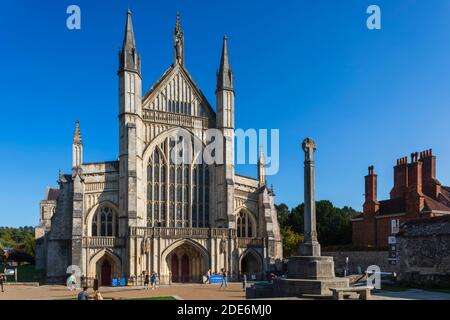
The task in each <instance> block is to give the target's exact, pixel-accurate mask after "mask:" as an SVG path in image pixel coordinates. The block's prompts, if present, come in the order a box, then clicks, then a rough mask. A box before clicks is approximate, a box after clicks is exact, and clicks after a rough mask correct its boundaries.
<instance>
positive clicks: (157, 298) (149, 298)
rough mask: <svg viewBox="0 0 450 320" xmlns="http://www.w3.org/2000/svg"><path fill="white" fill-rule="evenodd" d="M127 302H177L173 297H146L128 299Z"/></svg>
mask: <svg viewBox="0 0 450 320" xmlns="http://www.w3.org/2000/svg"><path fill="white" fill-rule="evenodd" d="M126 300H177V299H175V298H174V297H172V296H167V297H144V298H127V299H126Z"/></svg>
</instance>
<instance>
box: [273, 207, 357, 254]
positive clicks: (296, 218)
mask: <svg viewBox="0 0 450 320" xmlns="http://www.w3.org/2000/svg"><path fill="white" fill-rule="evenodd" d="M276 208H277V211H278V221H279V223H280V228H281V229H282V230H283V229H284V230H288V229H289V228H291V231H292V232H295V233H296V234H303V228H304V222H303V221H304V210H305V206H304V204H303V203H302V204H300V205H298V206H297V207H295V208H292V209H291V210H290V211H289V209H288V207H287V206H286V205H285V204H280V205H278V206H276ZM358 214H359V212H357V211H356V210H354V209H352V208H350V207H347V206H345V207H343V208H336V207H334V206H333V204H332V203H331V202H330V201H328V200H321V201H317V202H316V218H317V226H316V227H317V237H318V239H319V242H320V244H321V245H322V246H324V247H325V246H330V245H346V244H350V243H351V242H352V225H351V221H350V219H351V218H352V217H354V216H356V215H358ZM282 232H283V231H282ZM285 232H286V231H285ZM286 241H287V240H286ZM284 242H285V240H284V238H283V247H284V246H286V250H288V252H291V251H290V250H291V249H290V247H289V246H290V245H292V244H291V243H290V244H289V245H288V244H285V243H284ZM287 256H288V255H287Z"/></svg>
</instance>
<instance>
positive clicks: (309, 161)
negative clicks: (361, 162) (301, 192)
mask: <svg viewBox="0 0 450 320" xmlns="http://www.w3.org/2000/svg"><path fill="white" fill-rule="evenodd" d="M302 149H303V151H304V152H305V162H304V166H305V176H304V184H305V230H304V237H305V238H304V242H303V243H302V244H301V246H300V248H299V253H300V256H293V257H290V258H289V261H288V272H287V277H286V278H277V279H275V280H274V282H273V292H274V295H275V296H285V297H286V296H298V295H305V294H313V295H330V294H331V291H330V288H343V287H344V288H345V287H348V286H349V280H348V279H347V278H337V277H336V276H335V274H334V261H333V257H324V256H321V254H320V244H319V242H318V241H317V231H316V202H315V201H316V199H315V185H314V152H315V150H316V144H315V143H314V141H313V140H312V139H311V138H306V139H305V140H304V141H303V143H302Z"/></svg>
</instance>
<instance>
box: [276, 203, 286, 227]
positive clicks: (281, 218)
mask: <svg viewBox="0 0 450 320" xmlns="http://www.w3.org/2000/svg"><path fill="white" fill-rule="evenodd" d="M275 209H277V213H278V222H279V223H280V226H285V225H286V224H287V222H288V220H289V207H288V206H287V205H286V204H284V203H282V204H280V205H275Z"/></svg>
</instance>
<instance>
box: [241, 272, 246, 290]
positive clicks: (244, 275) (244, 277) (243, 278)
mask: <svg viewBox="0 0 450 320" xmlns="http://www.w3.org/2000/svg"><path fill="white" fill-rule="evenodd" d="M245 288H247V274H246V273H245V272H244V273H243V274H242V289H243V291H245Z"/></svg>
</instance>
